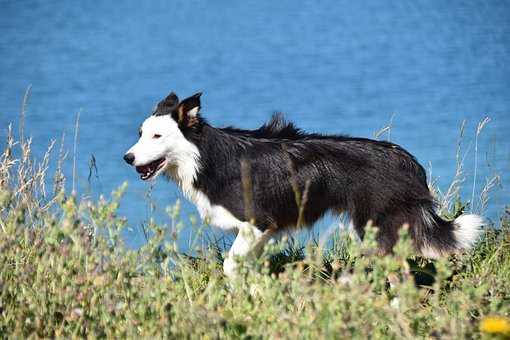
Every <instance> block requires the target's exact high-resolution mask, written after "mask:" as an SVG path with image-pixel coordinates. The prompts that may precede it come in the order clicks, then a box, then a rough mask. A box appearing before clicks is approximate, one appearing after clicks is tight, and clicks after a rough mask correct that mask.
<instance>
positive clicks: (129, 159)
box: [124, 153, 135, 165]
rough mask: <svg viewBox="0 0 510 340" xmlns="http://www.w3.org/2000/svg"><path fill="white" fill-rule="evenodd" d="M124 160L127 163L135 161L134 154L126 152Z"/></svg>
mask: <svg viewBox="0 0 510 340" xmlns="http://www.w3.org/2000/svg"><path fill="white" fill-rule="evenodd" d="M124 160H125V161H126V163H127V164H129V165H131V164H133V162H134V161H135V155H133V154H132V153H127V154H125V155H124Z"/></svg>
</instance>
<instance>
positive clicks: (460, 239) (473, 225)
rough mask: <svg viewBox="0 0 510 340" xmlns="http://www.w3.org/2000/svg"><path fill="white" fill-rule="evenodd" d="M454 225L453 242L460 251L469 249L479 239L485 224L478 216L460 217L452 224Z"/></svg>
mask: <svg viewBox="0 0 510 340" xmlns="http://www.w3.org/2000/svg"><path fill="white" fill-rule="evenodd" d="M453 223H454V224H455V230H454V232H453V233H454V234H455V240H456V241H457V244H458V245H459V247H460V248H461V249H469V248H471V247H472V246H473V245H474V244H475V243H476V241H478V240H479V239H480V235H481V233H482V227H483V226H484V225H486V224H487V222H486V221H485V219H484V218H483V217H482V216H479V215H473V214H469V215H468V214H466V215H460V216H459V217H457V218H456V219H455V221H454V222H453Z"/></svg>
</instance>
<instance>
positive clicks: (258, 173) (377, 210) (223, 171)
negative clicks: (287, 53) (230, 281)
mask: <svg viewBox="0 0 510 340" xmlns="http://www.w3.org/2000/svg"><path fill="white" fill-rule="evenodd" d="M183 133H184V135H185V136H186V138H187V139H188V140H189V141H191V142H192V143H193V144H195V145H196V146H197V148H198V150H199V152H200V170H199V172H198V175H197V177H196V180H195V183H194V186H195V187H196V189H198V190H200V191H201V192H203V193H204V194H205V195H206V196H207V197H208V198H209V200H210V201H211V202H212V203H213V204H216V205H221V206H223V207H224V208H226V209H227V210H228V211H230V212H231V213H232V214H233V215H234V216H236V218H238V219H240V220H246V218H245V204H244V202H243V186H242V175H241V166H240V164H241V161H245V162H247V163H248V164H249V166H250V169H251V181H252V189H253V192H252V195H251V196H252V204H253V211H254V218H255V224H256V226H257V227H258V228H259V229H260V230H266V229H268V228H274V229H285V228H293V227H295V225H296V222H297V220H298V215H299V214H298V206H297V204H296V196H295V192H294V190H293V186H292V181H295V183H297V186H298V188H299V191H300V192H301V193H303V191H304V189H305V183H306V182H307V181H309V182H310V185H309V190H308V197H307V198H308V202H307V204H306V206H305V209H304V215H303V217H304V224H306V225H312V224H313V223H314V222H315V221H317V220H318V219H319V218H320V217H322V216H323V215H324V214H325V213H326V212H328V211H332V212H333V213H347V214H348V215H349V216H350V218H351V219H352V221H353V224H354V227H355V230H356V231H357V233H358V235H359V236H360V237H363V234H364V227H365V225H366V224H367V222H368V221H369V220H371V221H372V222H373V223H374V225H376V226H377V227H378V228H379V232H378V241H379V244H380V250H381V251H382V252H385V253H386V252H389V251H391V249H392V248H393V246H394V244H395V242H396V240H397V238H398V230H399V228H400V227H401V226H402V225H404V224H408V225H409V226H410V233H411V236H412V238H413V240H414V243H415V246H416V247H417V249H421V248H422V247H426V246H431V247H433V248H434V249H438V250H439V251H441V252H444V253H447V252H450V251H453V250H455V248H456V242H455V238H454V235H453V224H452V223H451V222H448V221H445V220H443V219H441V218H440V217H439V216H438V215H436V213H435V212H434V211H435V209H434V200H433V198H432V196H431V193H430V191H429V189H428V187H427V181H426V174H425V170H424V169H423V167H422V166H421V165H420V164H419V163H418V162H417V160H416V159H415V158H414V157H413V156H412V155H411V154H410V153H408V152H407V151H406V150H404V149H403V148H402V147H400V146H398V145H396V144H393V143H390V142H385V141H376V140H371V139H366V138H352V137H348V136H343V135H322V134H314V133H306V132H304V131H302V130H300V129H298V128H297V127H295V126H294V124H292V123H289V122H286V121H285V120H284V119H283V116H282V115H281V114H276V115H274V116H273V117H272V119H271V120H270V121H269V122H268V123H266V124H264V125H262V126H261V127H260V128H258V129H255V130H242V129H237V128H233V127H227V128H215V127H212V126H211V125H209V124H208V123H207V122H206V121H205V120H204V119H202V118H200V119H199V122H198V124H196V125H194V126H192V127H190V128H189V129H184V130H183ZM289 164H292V168H293V169H294V170H293V171H294V173H295V176H294V178H292V176H291V174H292V173H293V172H292V171H291V170H290V167H289Z"/></svg>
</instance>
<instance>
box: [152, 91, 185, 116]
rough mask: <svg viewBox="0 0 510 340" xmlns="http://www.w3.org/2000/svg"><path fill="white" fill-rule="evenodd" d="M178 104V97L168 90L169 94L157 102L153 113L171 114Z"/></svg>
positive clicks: (157, 114)
mask: <svg viewBox="0 0 510 340" xmlns="http://www.w3.org/2000/svg"><path fill="white" fill-rule="evenodd" d="M178 105H179V97H177V95H176V94H175V93H174V92H170V94H169V95H168V96H167V97H166V98H165V99H163V100H162V101H160V102H159V103H158V106H157V107H156V110H155V111H154V113H153V115H155V116H162V115H168V114H171V113H172V112H173V111H175V110H176V109H177V106H178Z"/></svg>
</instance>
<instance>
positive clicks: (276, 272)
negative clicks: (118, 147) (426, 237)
mask: <svg viewBox="0 0 510 340" xmlns="http://www.w3.org/2000/svg"><path fill="white" fill-rule="evenodd" d="M14 155H17V156H14ZM48 159H49V157H48V156H46V157H44V158H43V160H42V161H41V162H40V163H38V164H35V163H34V161H33V159H32V157H31V155H30V142H29V141H27V140H21V141H20V142H18V143H15V142H14V140H13V139H12V137H9V139H8V141H7V145H6V148H5V150H4V153H3V154H2V156H1V158H0V268H1V271H0V337H2V338H4V337H12V338H26V337H65V338H69V337H83V336H87V337H115V338H139V337H144V338H146V337H172V338H173V337H186V338H198V337H204V338H218V337H221V338H266V337H267V338H351V337H353V338H368V337H371V338H452V339H453V338H454V339H458V338H472V337H474V338H478V337H492V336H495V337H501V338H504V337H505V336H506V337H508V336H510V324H509V319H508V317H509V316H510V283H509V280H510V211H509V210H508V209H507V211H506V212H505V214H504V217H503V218H502V220H501V221H499V227H500V228H499V229H498V230H490V231H487V233H486V235H485V238H484V240H483V241H482V242H480V243H479V245H478V247H477V248H476V249H474V250H473V251H472V252H470V253H469V254H465V255H464V256H460V257H451V258H449V259H443V260H439V261H435V262H434V263H432V262H429V261H426V260H423V259H418V258H413V257H412V253H411V248H410V243H409V239H408V238H407V235H406V231H405V230H403V231H402V237H401V241H400V242H399V244H398V245H397V246H396V248H395V254H394V255H392V256H386V257H378V256H377V255H376V254H374V253H373V252H372V251H371V249H373V245H374V237H373V236H374V232H375V231H374V230H371V232H369V233H368V234H367V237H366V238H365V239H364V241H363V242H362V243H361V244H360V243H359V242H357V241H355V240H352V239H351V237H350V236H349V235H342V236H341V235H338V234H335V235H333V236H332V237H331V240H330V241H329V243H330V246H329V247H327V248H326V247H322V246H323V244H322V243H321V242H319V243H318V244H311V245H309V246H307V248H306V251H305V249H303V248H300V247H297V246H295V245H293V244H292V243H290V245H289V243H284V242H281V243H278V244H276V245H273V246H271V247H270V248H271V249H269V248H268V249H266V255H265V256H263V257H262V258H261V259H260V260H258V261H249V262H247V263H245V264H244V266H243V272H242V274H241V275H240V277H239V279H238V280H237V281H235V282H227V281H226V280H225V278H224V276H223V274H222V270H221V261H222V253H221V251H220V250H219V247H218V246H217V244H215V243H211V244H210V245H209V246H208V247H207V248H203V247H202V248H201V249H196V252H195V253H194V255H195V256H191V255H186V254H183V253H180V252H179V249H178V247H177V233H178V230H179V229H180V227H181V226H182V225H181V222H179V216H178V213H179V209H178V205H177V206H175V207H172V208H170V209H169V215H170V216H169V217H170V218H169V220H170V221H171V223H170V225H168V226H159V225H154V224H151V225H150V234H151V235H152V237H151V238H150V239H149V241H148V242H147V244H146V245H145V246H144V247H142V248H141V249H139V250H130V249H128V248H126V247H125V246H123V243H122V238H121V232H122V230H123V228H124V227H125V226H126V221H124V220H123V219H122V218H119V217H118V216H117V215H116V209H117V207H118V206H119V200H120V197H121V194H122V190H123V189H124V188H125V186H123V187H122V188H120V189H119V190H118V191H117V192H115V193H113V195H112V198H111V199H108V200H107V199H103V198H102V199H100V200H99V201H97V202H92V201H89V200H85V199H82V200H80V199H78V198H77V197H76V196H75V195H70V196H66V195H65V194H64V191H63V187H64V181H65V178H64V177H63V176H62V174H61V172H60V170H57V173H56V174H55V176H54V181H53V182H54V187H53V188H52V190H49V189H48V188H46V187H45V183H47V181H46V178H45V177H46V169H47V167H48ZM58 169H60V166H59V167H58ZM48 191H52V192H53V194H49V193H48ZM312 203H313V202H311V203H310V204H312ZM450 206H452V205H450ZM454 206H455V207H456V208H451V209H450V211H449V214H450V215H455V214H457V213H458V212H459V211H458V210H459V209H462V205H461V204H455V205H454ZM455 210H457V211H455ZM323 248H326V250H325V249H323ZM305 254H306V255H305Z"/></svg>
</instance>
